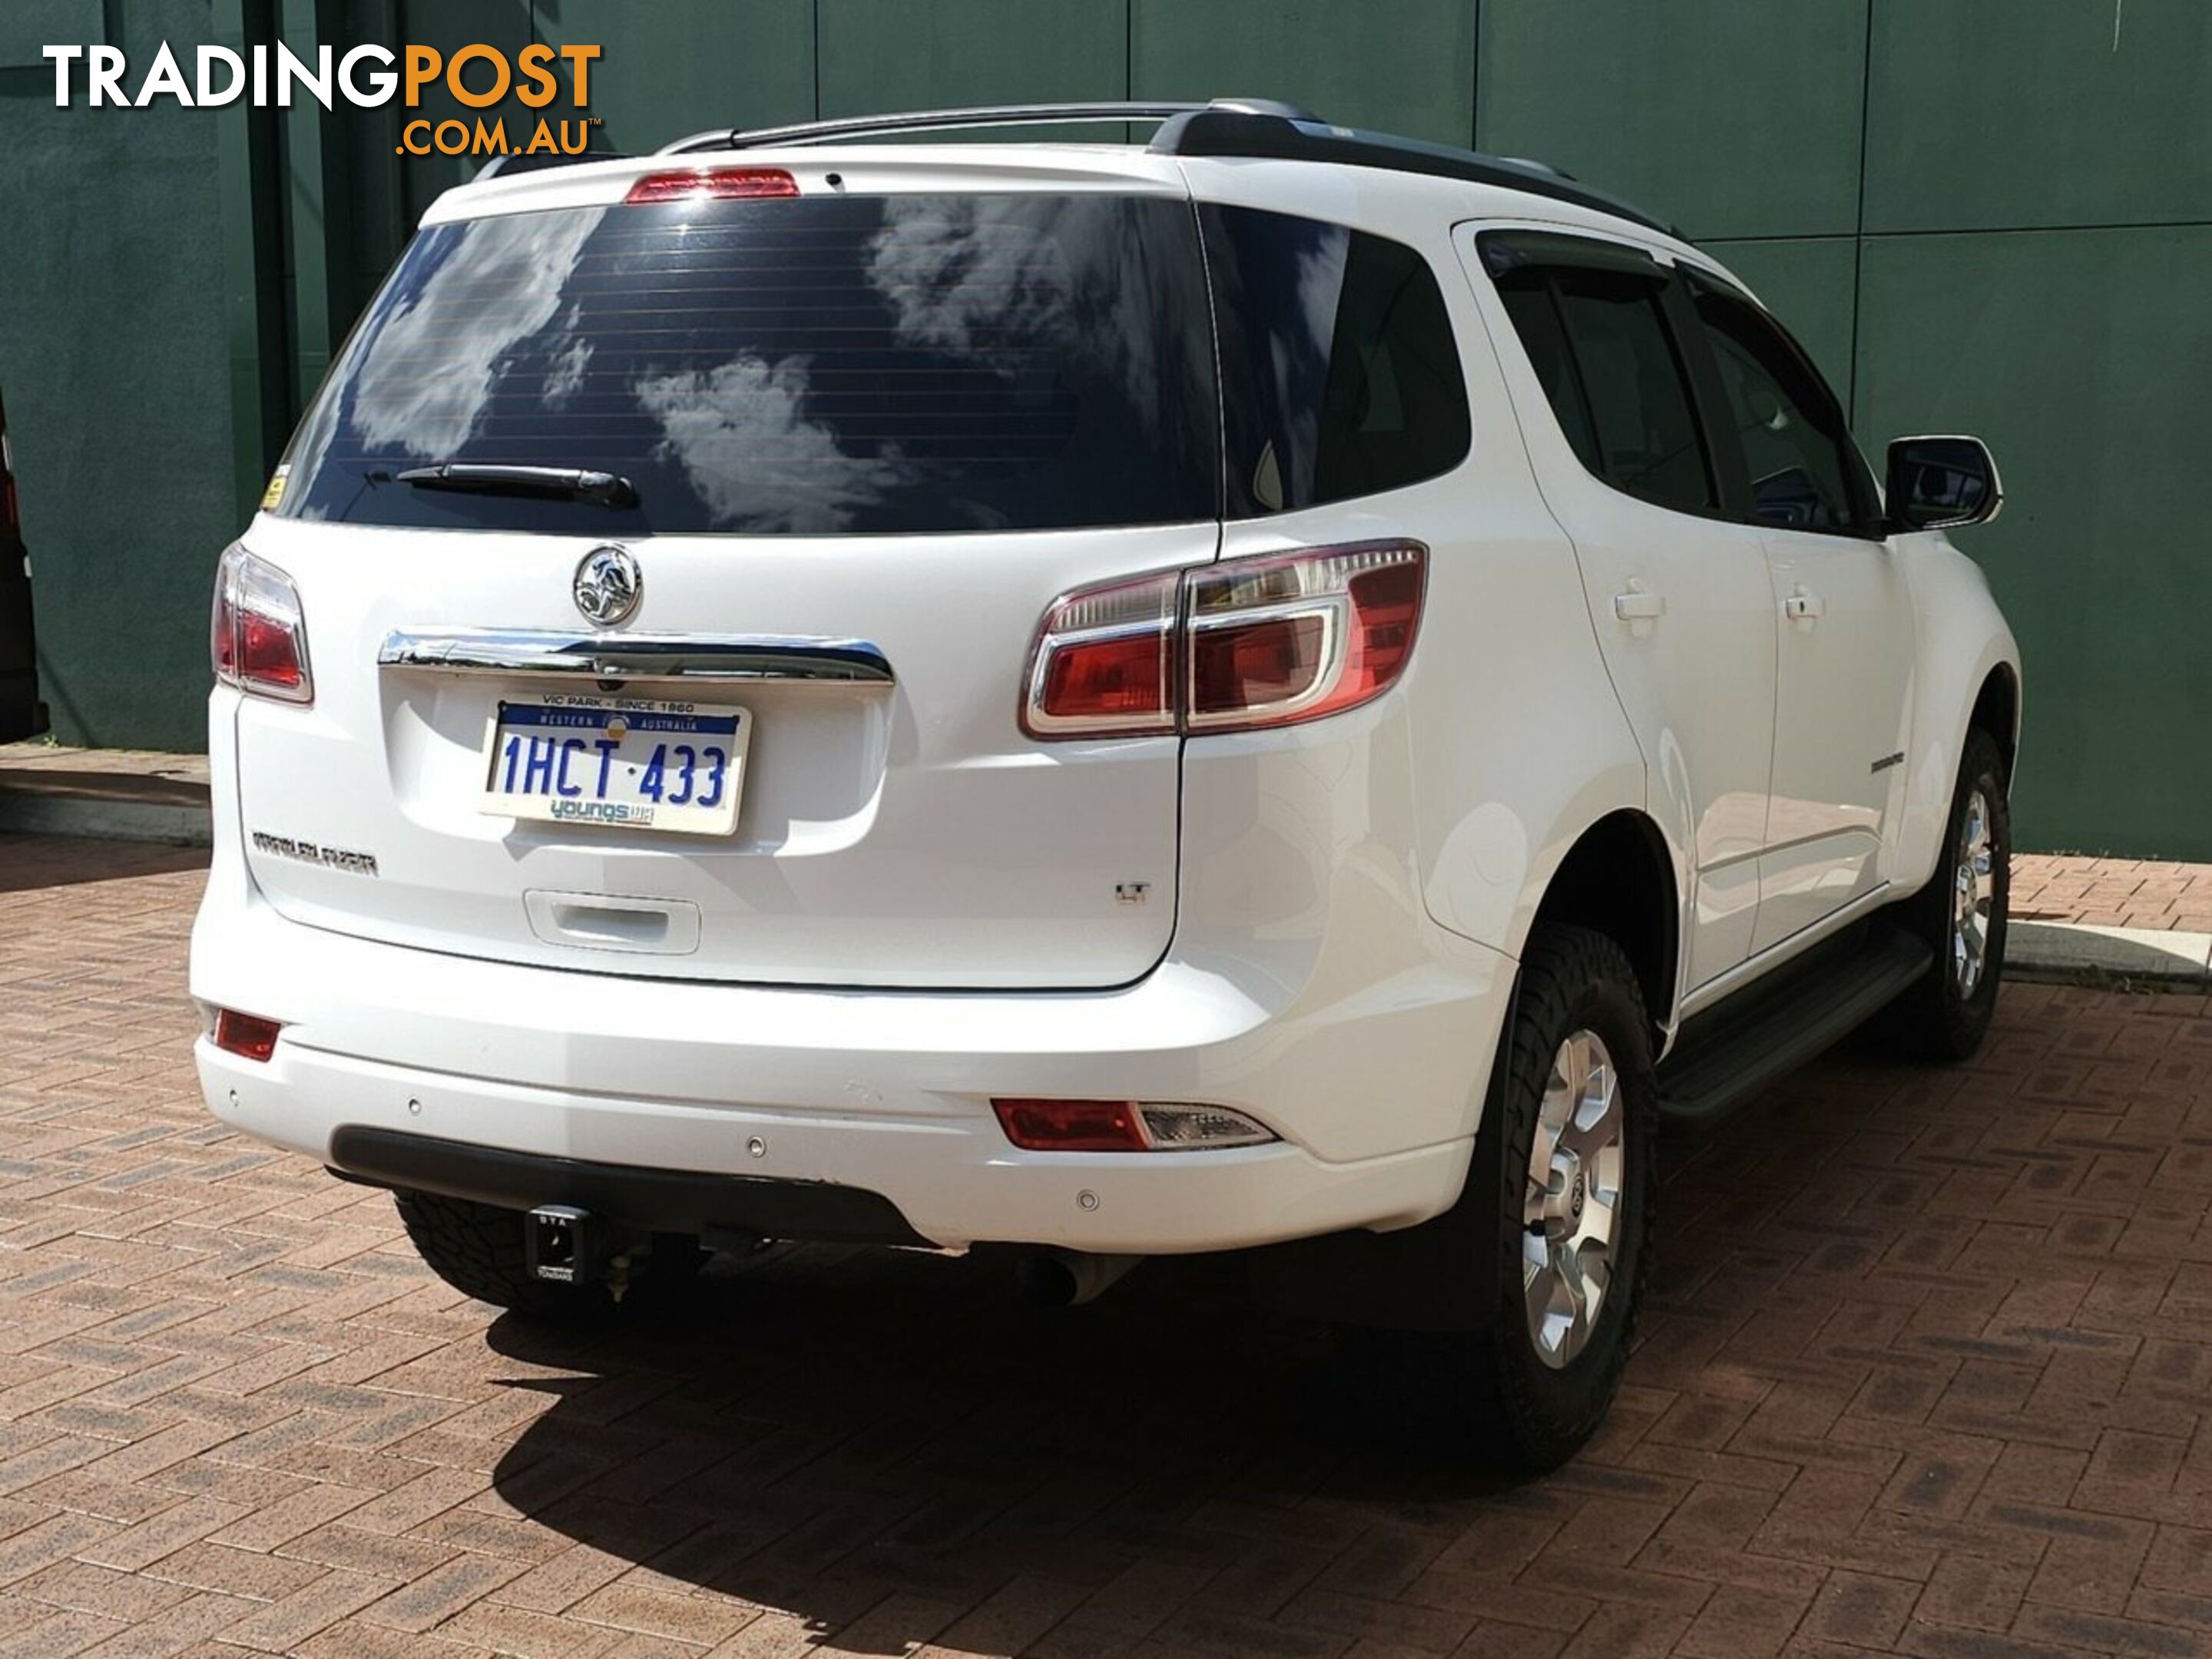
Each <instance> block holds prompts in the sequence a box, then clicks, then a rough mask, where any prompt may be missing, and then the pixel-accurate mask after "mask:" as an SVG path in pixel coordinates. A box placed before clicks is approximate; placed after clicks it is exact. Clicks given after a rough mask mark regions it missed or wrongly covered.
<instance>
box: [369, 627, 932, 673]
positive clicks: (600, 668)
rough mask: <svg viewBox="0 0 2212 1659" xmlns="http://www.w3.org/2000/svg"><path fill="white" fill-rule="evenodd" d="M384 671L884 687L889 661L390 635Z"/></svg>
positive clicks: (760, 640) (752, 644) (709, 645)
mask: <svg viewBox="0 0 2212 1659" xmlns="http://www.w3.org/2000/svg"><path fill="white" fill-rule="evenodd" d="M376 660H377V665H378V666H380V667H383V668H428V669H435V670H440V671H443V672H446V673H449V674H571V675H575V676H577V677H579V678H585V679H594V680H629V679H685V680H815V681H827V682H830V683H832V684H848V685H851V684H860V685H889V684H892V683H893V679H894V677H893V675H892V673H891V665H890V659H889V658H888V657H886V656H884V653H883V648H882V647H880V646H877V645H874V644H872V643H870V642H869V641H866V640H846V639H831V638H817V637H815V636H813V635H797V634H581V633H578V632H576V631H574V629H553V628H477V629H407V628H403V629H395V630H393V631H392V633H390V634H387V635H385V637H384V643H383V645H381V646H380V647H378V649H377V653H376Z"/></svg>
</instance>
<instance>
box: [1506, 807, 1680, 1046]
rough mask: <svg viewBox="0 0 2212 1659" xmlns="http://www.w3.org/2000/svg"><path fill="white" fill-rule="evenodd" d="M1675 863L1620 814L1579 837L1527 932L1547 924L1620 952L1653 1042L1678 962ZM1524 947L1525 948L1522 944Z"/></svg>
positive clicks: (1659, 843)
mask: <svg viewBox="0 0 2212 1659" xmlns="http://www.w3.org/2000/svg"><path fill="white" fill-rule="evenodd" d="M1675 864H1676V860H1675V858H1674V854H1673V851H1672V849H1671V848H1669V847H1668V842H1667V837H1666V836H1665V834H1664V833H1663V832H1662V830H1661V829H1660V828H1659V825H1658V823H1656V822H1655V821H1654V820H1653V819H1652V817H1650V814H1649V813H1646V812H1642V811H1637V810H1635V809H1633V808H1629V807H1624V808H1621V809H1620V810H1617V811H1612V812H1608V813H1607V814H1606V815H1605V816H1604V817H1601V818H1599V819H1598V820H1597V821H1596V822H1595V823H1592V824H1590V825H1589V827H1588V828H1587V829H1584V830H1583V832H1582V833H1581V835H1579V836H1577V837H1576V838H1575V841H1574V843H1573V845H1572V846H1571V847H1570V848H1568V849H1567V854H1566V856H1565V858H1563V859H1561V860H1559V865H1558V866H1557V867H1556V868H1555V869H1553V872H1552V875H1551V878H1550V879H1549V880H1548V881H1547V883H1546V884H1545V886H1544V893H1543V896H1542V898H1541V899H1540V900H1539V901H1538V902H1537V904H1536V910H1535V915H1534V918H1533V920H1532V921H1531V922H1530V931H1531V932H1533V931H1534V929H1535V928H1536V927H1541V926H1542V925H1544V924H1545V923H1547V922H1565V923H1572V924H1575V925H1577V926H1579V927H1588V928H1590V929H1592V930H1594V931H1595V932H1597V933H1603V934H1605V935H1606V937H1607V938H1608V939H1612V940H1613V942H1614V943H1615V944H1616V945H1620V948H1621V949H1622V951H1625V952H1626V954H1627V957H1628V960H1629V962H1630V963H1631V964H1632V966H1633V967H1634V968H1635V969H1636V977H1637V982H1638V988H1639V989H1640V990H1641V991H1642V992H1643V994H1644V1011H1645V1012H1646V1013H1647V1014H1648V1015H1649V1016H1650V1020H1651V1023H1652V1026H1653V1030H1654V1042H1653V1048H1654V1051H1655V1052H1656V1050H1657V1048H1659V1047H1660V1044H1659V1042H1658V1041H1657V1037H1658V1035H1659V1034H1661V1033H1663V1032H1664V1031H1665V1030H1667V1029H1668V1028H1669V1027H1670V1026H1671V1025H1672V1024H1673V1023H1674V1005H1675V1000H1676V998H1677V996H1678V994H1679V992H1680V976H1681V962H1682V903H1681V890H1680V886H1679V885H1678V884H1677V882H1676V878H1675ZM1522 943H1523V945H1525V944H1526V941H1525V940H1523V941H1522Z"/></svg>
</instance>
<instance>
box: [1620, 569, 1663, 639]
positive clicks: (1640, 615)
mask: <svg viewBox="0 0 2212 1659" xmlns="http://www.w3.org/2000/svg"><path fill="white" fill-rule="evenodd" d="M1666 614H1667V596H1666V595H1665V594H1664V593H1654V592H1651V590H1650V588H1648V587H1646V586H1644V584H1643V583H1642V582H1640V581H1638V580H1636V578H1634V577H1633V576H1632V577H1630V578H1629V580H1628V592H1626V593H1616V594H1614V595H1613V615H1614V616H1615V617H1619V618H1620V620H1621V621H1622V622H1625V623H1627V624H1628V631H1629V632H1630V633H1632V634H1633V635H1636V636H1637V637H1638V638H1639V639H1641V638H1642V637H1643V636H1644V635H1646V634H1649V633H1650V631H1651V627H1652V624H1653V623H1656V622H1657V621H1658V620H1659V618H1660V617H1663V616H1665V615H1666Z"/></svg>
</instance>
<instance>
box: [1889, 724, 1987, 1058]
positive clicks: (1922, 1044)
mask: <svg viewBox="0 0 2212 1659" xmlns="http://www.w3.org/2000/svg"><path fill="white" fill-rule="evenodd" d="M2005 787H2006V778H2005V764H2004V755H2003V752H2002V750H1999V749H1998V747H1997V743H1996V738H1993V737H1991V736H1990V734H1989V733H1988V732H1983V731H1978V730H1977V731H1972V732H1968V733H1967V734H1966V750H1965V752H1964V753H1963V755H1962V756H1961V757H1960V765H1959V782H1958V787H1957V788H1956V789H1955V790H1954V792H1953V794H1952V798H1951V817H1950V820H1949V822H1948V824H1946V826H1945V829H1944V834H1943V851H1942V854H1941V856H1940V857H1939V859H1938V860H1937V862H1936V873H1935V874H1934V875H1933V876H1931V877H1930V878H1929V881H1928V884H1927V885H1926V886H1925V887H1923V888H1922V889H1921V890H1919V891H1918V892H1917V893H1915V894H1914V895H1913V896H1911V898H1909V899H1906V900H1905V902H1903V903H1902V904H1900V905H1899V906H1898V907H1897V915H1898V920H1899V922H1900V923H1901V924H1902V925H1903V926H1904V927H1906V928H1907V929H1908V930H1910V931H1911V933H1912V934H1913V936H1914V937H1915V938H1917V939H1921V940H1923V941H1924V942H1925V943H1926V944H1927V945H1928V946H1929V949H1931V950H1932V951H1935V953H1936V966H1935V969H1934V970H1933V971H1931V972H1929V973H1927V974H1924V975H1922V976H1921V977H1920V978H1919V979H1918V980H1917V981H1915V982H1914V983H1913V985H1912V987H1911V989H1909V990H1907V991H1906V992H1905V994H1904V995H1902V996H1900V997H1899V998H1898V1000H1896V1001H1895V1002H1893V1003H1892V1004H1891V1005H1890V1006H1888V1007H1887V1009H1885V1010H1884V1011H1883V1012H1882V1014H1881V1018H1880V1019H1879V1020H1878V1021H1876V1023H1875V1028H1874V1029H1875V1033H1876V1035H1877V1036H1879V1037H1880V1038H1881V1040H1882V1041H1883V1042H1886V1043H1887V1045H1888V1046H1889V1047H1890V1048H1892V1049H1893V1051H1895V1052H1897V1053H1899V1054H1905V1055H1907V1056H1910V1057H1911V1058H1912V1059H1916V1060H1942V1061H1949V1060H1965V1059H1966V1058H1967V1057H1968V1056H1969V1055H1971V1054H1973V1052H1974V1051H1975V1050H1976V1049H1978V1048H1980V1047H1981V1046H1982V1039H1983V1038H1984V1037H1985V1036H1988V1035H1989V1030H1990V1019H1991V1018H1992V1017H1993V1016H1994V1015H1995V1014H1996V1006H1997V983H1998V981H2000V980H2001V979H2002V978H2003V976H2004V955H2005V922H2006V911H2007V907H2008V903H2009V902H2010V896H2011V889H2012V814H2011V810H2010V808H2009V807H2008V805H2007V799H2006V794H2005Z"/></svg>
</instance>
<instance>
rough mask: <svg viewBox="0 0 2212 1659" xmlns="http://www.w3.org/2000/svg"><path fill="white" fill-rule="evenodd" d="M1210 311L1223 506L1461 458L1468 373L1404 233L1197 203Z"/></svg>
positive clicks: (1322, 491)
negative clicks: (1218, 388) (1398, 238)
mask: <svg viewBox="0 0 2212 1659" xmlns="http://www.w3.org/2000/svg"><path fill="white" fill-rule="evenodd" d="M1200 221H1201V222H1203V224H1204V225H1205V228H1206V257H1207V259H1208V261H1209V262H1210V264H1211V265H1212V276H1213V283H1214V291H1215V295H1216V300H1217V309H1218V313H1219V316H1220V330H1221V365H1222V376H1221V377H1222V383H1223V386H1224V387H1225V391H1226V394H1227V395H1226V397H1225V408H1224V410H1223V418H1224V428H1225V435H1226V445H1227V469H1228V502H1229V515H1230V516H1231V518H1246V517H1251V516H1255V515H1257V514H1261V513H1277V512H1283V511H1285V510H1288V509H1291V508H1294V507H1318V506H1321V505H1322V504H1324V503H1326V502H1329V501H1344V500H1346V499H1348V498H1350V497H1352V496H1354V495H1373V494H1375V493H1376V492H1377V491H1379V490H1384V489H1399V488H1401V487H1402V486H1404V485H1406V484H1410V483H1419V482H1420V481H1421V480H1422V479H1424V478H1433V477H1437V475H1438V474H1439V473H1443V472H1448V471H1450V470H1451V469H1452V468H1453V467H1455V466H1457V465H1459V464H1460V462H1461V461H1462V460H1464V459H1466V457H1467V452H1468V442H1469V439H1470V424H1469V421H1468V406H1467V381H1466V379H1465V376H1464V372H1463V371H1462V368H1461V366H1460V357H1459V346H1458V343H1457V342H1456V341H1455V339H1454V338H1453V336H1452V328H1451V319H1450V318H1449V315H1448V314H1447V313H1446V312H1445V309H1444V300H1443V293H1442V291H1441V290H1440V289H1438V288H1437V279H1436V275H1435V273H1434V272H1433V271H1431V270H1430V269H1429V263H1428V261H1427V260H1426V259H1424V258H1422V257H1421V256H1420V255H1419V253H1418V252H1414V250H1413V249H1412V248H1410V247H1408V246H1406V245H1405V244H1404V243H1403V242H1395V241H1392V240H1389V238H1388V237H1383V236H1374V235H1370V234H1367V233H1366V232H1364V231H1358V230H1352V229H1349V228H1346V227H1345V226H1343V225H1337V224H1330V223H1328V222H1324V221H1322V220H1319V219H1304V218H1299V217H1297V216H1293V215H1291V214H1285V213H1270V212H1265V211H1262V210H1259V209H1256V208H1240V207H1212V206H1208V207H1203V208H1201V209H1200Z"/></svg>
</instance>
